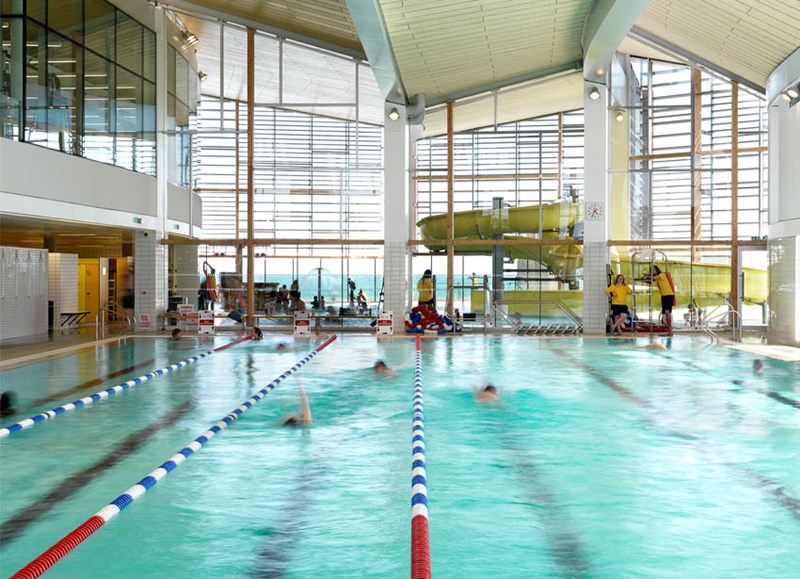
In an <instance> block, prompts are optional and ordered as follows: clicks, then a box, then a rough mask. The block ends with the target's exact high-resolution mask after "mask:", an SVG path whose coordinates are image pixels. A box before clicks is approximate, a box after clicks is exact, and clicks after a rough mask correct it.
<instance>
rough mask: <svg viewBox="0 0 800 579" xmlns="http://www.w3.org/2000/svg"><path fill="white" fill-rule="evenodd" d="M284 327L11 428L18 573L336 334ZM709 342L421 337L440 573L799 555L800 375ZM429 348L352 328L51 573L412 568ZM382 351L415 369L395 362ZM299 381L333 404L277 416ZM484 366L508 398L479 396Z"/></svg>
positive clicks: (779, 566)
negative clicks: (414, 406)
mask: <svg viewBox="0 0 800 579" xmlns="http://www.w3.org/2000/svg"><path fill="white" fill-rule="evenodd" d="M214 340H215V341H214V342H213V344H212V343H211V342H208V343H205V344H203V345H201V344H199V343H198V342H196V341H193V340H186V341H182V342H178V343H172V342H169V341H168V340H133V341H132V343H133V344H134V346H132V347H131V348H129V349H128V350H124V349H121V350H119V351H116V350H107V351H104V353H101V354H99V355H98V354H95V353H94V352H86V353H82V354H80V355H78V356H73V357H70V358H64V359H60V360H56V361H52V362H47V363H43V364H38V365H35V366H30V367H27V368H21V369H17V370H12V371H8V372H4V373H3V388H4V389H13V390H15V391H16V392H17V393H18V396H19V402H20V404H29V403H30V401H35V400H37V399H41V398H42V397H43V396H44V395H47V394H53V393H55V392H58V391H63V390H66V389H68V388H72V387H74V386H76V385H77V384H79V383H80V382H82V381H86V380H89V379H91V378H92V376H93V374H92V372H91V370H90V368H91V367H92V365H93V364H94V363H95V362H97V361H98V360H99V363H100V364H101V367H102V368H103V372H105V373H110V372H113V371H115V370H117V369H120V368H125V367H129V366H130V365H132V364H135V363H138V362H143V361H144V362H146V361H149V360H154V364H153V366H152V368H150V369H154V368H160V367H162V366H165V365H167V364H169V363H173V362H175V361H178V360H181V359H183V358H186V357H188V356H190V355H193V354H194V353H196V352H197V351H203V350H206V349H208V348H210V347H212V346H213V345H221V344H223V343H225V342H226V341H227V339H225V338H220V337H218V338H215V339H214ZM279 341H291V338H286V337H283V338H273V337H270V338H267V339H265V340H264V341H263V342H256V343H246V344H243V345H240V346H236V347H234V348H231V349H229V350H226V351H224V352H219V353H216V354H214V355H213V356H211V357H210V358H208V359H206V360H202V361H200V362H198V363H196V364H193V365H191V366H189V367H187V368H184V369H182V370H179V371H178V372H175V373H172V374H170V375H168V376H165V377H161V378H157V379H155V380H152V381H148V382H145V383H143V384H141V385H139V386H136V387H135V388H134V389H133V390H131V391H129V392H127V393H123V394H121V395H118V397H117V398H116V399H112V400H110V401H104V402H101V403H98V404H96V405H94V406H93V407H89V408H85V409H79V410H76V411H73V412H71V413H68V414H65V415H62V416H60V417H57V418H55V419H53V420H51V421H48V422H45V423H44V424H42V425H39V426H36V427H34V428H33V429H32V430H29V431H25V432H22V433H17V434H15V435H12V437H11V438H10V439H5V440H2V441H0V458H1V459H2V470H0V496H2V501H1V502H0V525H1V526H0V532H2V533H3V534H4V537H9V536H11V537H12V539H11V540H7V539H4V540H3V542H2V546H0V561H1V563H0V566H1V567H0V575H2V576H8V575H9V574H11V573H13V572H14V571H15V570H17V569H19V568H20V567H22V566H23V565H24V564H25V563H27V562H28V561H30V560H31V559H33V558H34V557H36V556H37V555H38V554H40V553H41V552H42V551H44V550H45V549H46V548H48V547H49V546H50V545H52V544H53V543H54V542H55V541H57V540H58V539H59V538H60V537H62V536H63V535H65V534H66V533H67V532H69V531H71V530H72V529H73V528H74V527H75V526H77V525H78V524H80V523H81V522H83V521H84V520H86V519H87V518H89V517H90V516H91V515H93V514H94V513H95V512H97V511H98V510H99V509H100V508H102V507H103V506H104V505H105V504H107V503H108V502H110V501H111V500H113V499H114V498H116V497H117V496H118V495H120V494H122V493H123V492H124V491H126V490H127V489H128V488H130V487H131V486H132V485H133V484H135V483H136V482H137V481H138V480H140V479H141V478H142V477H143V476H145V475H146V474H147V473H149V472H150V471H152V470H153V469H154V468H156V467H157V466H158V465H160V464H161V463H162V462H164V461H165V460H166V459H167V458H169V457H170V456H171V455H172V454H174V453H175V452H177V451H178V450H180V449H181V448H182V447H183V446H185V445H186V444H187V443H188V442H190V441H191V440H193V439H194V438H195V437H197V436H198V435H200V434H201V433H202V432H203V431H205V430H206V429H207V428H208V427H209V426H211V425H212V424H213V423H215V422H216V421H217V420H219V419H220V418H221V417H222V416H224V415H225V414H227V413H228V412H229V411H230V410H232V409H233V408H234V407H236V406H237V405H238V404H239V403H241V402H242V401H244V400H245V399H246V398H248V397H249V396H250V395H252V394H253V393H254V392H256V391H258V390H259V389H261V388H263V387H264V386H266V384H268V383H269V382H270V381H271V380H272V379H273V378H275V377H276V376H277V375H278V374H280V373H281V372H283V371H284V370H285V369H287V368H288V367H290V366H291V365H292V364H294V362H295V361H297V360H299V359H300V358H302V357H303V356H304V355H305V354H306V353H307V352H308V351H310V350H311V349H313V347H315V346H316V345H317V344H318V343H319V342H320V341H321V340H320V341H311V342H309V341H301V340H297V341H291V347H292V350H290V351H285V352H284V351H280V352H279V351H276V349H275V346H276V344H277V343H278V342H279ZM639 343H640V344H644V343H645V342H644V341H640V342H639ZM706 343H707V340H702V341H701V340H698V341H692V340H691V339H689V338H686V339H678V338H675V339H673V340H672V343H671V349H670V350H669V351H667V352H661V351H648V350H633V349H622V348H620V345H619V343H617V342H614V341H606V340H582V339H536V338H529V339H528V338H519V337H504V338H483V337H473V336H461V337H458V338H455V339H433V340H425V341H424V342H423V345H424V354H423V376H424V378H423V380H424V384H425V400H426V402H425V418H426V421H425V424H426V432H425V434H426V443H427V444H426V446H427V457H428V482H429V501H430V517H431V518H430V532H431V555H432V556H431V558H432V564H433V570H434V575H435V576H436V577H452V578H472V577H474V578H485V577H488V576H496V577H504V578H505V577H509V578H528V577H608V578H612V577H614V578H616V577H699V576H704V577H797V576H798V575H800V561H799V560H798V558H797V557H796V553H797V552H798V550H800V466H798V465H800V419H798V417H800V409H798V408H796V407H794V406H792V405H791V404H790V402H787V401H791V400H798V399H800V385H798V382H800V380H798V377H800V374H798V373H797V372H796V368H795V366H793V365H791V364H786V363H781V362H776V361H766V364H765V368H764V370H763V372H761V373H759V374H754V373H753V372H752V362H753V359H754V358H753V357H752V356H750V355H748V354H745V353H742V352H737V351H734V350H727V349H724V348H714V349H708V348H705V347H704V346H705V344H706ZM179 348H180V349H179ZM185 348H188V349H185ZM413 351H414V345H413V341H411V340H394V341H386V342H378V341H376V340H375V339H374V338H370V337H356V336H342V337H340V338H339V339H338V340H336V341H335V342H334V343H333V344H332V345H331V346H329V347H328V348H327V349H326V350H324V351H323V352H322V353H321V354H320V355H319V356H317V357H316V358H315V359H314V360H312V361H311V362H310V363H309V364H308V365H306V366H305V367H303V368H302V369H301V370H300V371H299V373H298V374H297V375H296V376H297V377H292V378H289V379H288V380H287V381H286V382H284V383H282V384H281V385H279V386H278V387H277V388H276V389H275V391H274V392H273V393H271V394H270V395H269V396H267V397H266V398H265V399H264V400H262V401H261V402H260V403H259V404H258V405H257V406H256V407H254V408H252V409H251V410H249V411H248V412H246V413H245V414H244V415H243V416H242V417H241V418H240V419H239V420H238V421H237V422H235V423H234V424H233V425H232V426H230V427H229V428H228V429H226V430H224V431H222V432H221V433H220V434H218V435H217V436H216V437H214V438H213V439H212V440H211V441H210V442H209V443H207V444H206V445H205V446H204V447H203V449H202V450H200V451H199V452H198V453H196V454H195V455H193V456H192V457H191V458H190V459H189V460H187V461H186V462H185V463H184V464H182V465H180V466H179V467H178V468H176V469H175V470H174V471H173V472H172V473H171V474H169V475H168V476H167V477H166V478H164V479H162V480H161V482H159V483H158V484H157V485H156V486H155V487H154V488H153V489H151V490H150V491H149V492H148V493H147V494H146V495H144V496H142V497H141V498H139V499H137V501H136V502H135V503H133V504H132V505H131V506H130V507H128V509H126V510H125V511H123V512H122V513H120V514H119V515H118V516H117V517H116V518H115V519H113V520H112V521H111V522H110V523H109V524H107V525H106V526H105V527H103V528H101V529H100V530H99V531H97V532H96V533H95V534H94V535H93V536H91V537H90V538H89V539H87V540H86V541H85V542H84V543H83V544H82V545H80V546H79V547H78V548H77V549H76V550H75V551H73V552H72V553H71V554H70V555H68V556H67V557H66V558H65V559H63V560H62V561H61V562H59V563H57V564H56V566H55V567H53V568H52V569H51V571H49V572H48V576H50V577H63V578H86V577H103V578H105V577H114V578H122V579H125V578H128V577H130V578H133V577H137V578H138V577H165V576H169V577H171V578H175V579H179V578H187V579H189V578H192V579H194V578H198V577H287V578H311V577H314V578H317V577H407V576H408V575H409V528H410V522H409V511H410V506H409V501H410V469H411V465H410V462H411V461H410V446H411V445H410V437H411V398H412V391H413V359H414V353H413ZM98 356H99V358H98ZM379 358H381V359H384V360H386V361H387V363H389V365H391V366H397V365H401V367H400V369H399V375H398V376H397V377H383V376H381V377H376V376H375V375H374V374H373V373H372V371H371V366H372V363H373V362H374V361H375V360H376V359H379ZM145 371H146V370H139V371H138V372H132V373H131V374H130V375H129V376H128V375H124V376H120V377H118V378H114V379H112V380H109V381H108V382H107V383H105V384H102V385H99V386H96V387H93V388H92V389H90V390H86V391H85V392H82V393H81V394H79V395H72V396H69V397H67V398H65V399H62V400H57V401H56V402H52V403H49V404H47V405H45V406H42V407H40V408H35V409H33V410H31V412H30V413H28V414H25V416H28V415H29V414H32V413H33V412H35V411H40V410H44V409H47V408H51V407H53V406H56V405H58V404H61V403H63V402H66V401H71V400H74V399H76V398H78V397H79V396H81V395H85V394H88V393H92V392H95V391H97V390H100V389H102V388H107V387H109V386H111V385H113V384H116V383H119V382H121V381H123V380H125V379H127V378H129V377H131V376H138V375H140V374H143V373H145ZM103 372H95V373H94V376H96V375H97V374H98V373H103ZM298 380H301V381H302V384H303V386H304V388H305V389H306V391H307V392H308V395H309V398H310V401H311V408H312V412H313V415H314V424H313V425H312V426H310V427H303V428H287V427H281V426H279V423H280V421H281V418H282V417H283V416H285V415H287V414H289V413H292V412H296V411H297V410H298V406H299V404H298V395H297V389H296V386H297V383H298ZM486 382H492V383H493V384H495V385H497V386H498V388H499V391H500V394H501V400H500V402H498V403H490V404H486V403H477V402H476V401H475V399H474V397H473V394H472V392H473V388H475V387H477V386H479V385H481V384H484V383H486ZM770 391H772V392H776V393H778V395H779V397H782V400H783V402H781V401H780V400H776V399H775V397H770V396H768V395H767V394H768V393H769V392H770ZM7 423H8V421H5V422H4V423H3V424H7ZM156 425H158V426H156ZM137 433H138V434H137ZM81 473H83V474H81ZM70 489H73V490H72V492H68V491H69V490H70ZM48 496H49V497H50V498H49V499H45V497H48ZM43 500H45V502H48V503H50V504H51V506H52V509H51V510H49V511H48V512H47V513H42V514H41V517H40V518H38V519H36V520H31V521H29V522H26V523H25V524H24V529H23V530H20V531H17V529H18V527H21V526H23V525H21V524H17V523H13V521H14V520H16V521H20V520H22V519H24V517H22V515H20V513H24V512H26V511H30V508H31V506H32V505H36V504H37V502H38V503H41V502H42V501H43ZM12 523H13V524H12ZM112 554H113V556H112Z"/></svg>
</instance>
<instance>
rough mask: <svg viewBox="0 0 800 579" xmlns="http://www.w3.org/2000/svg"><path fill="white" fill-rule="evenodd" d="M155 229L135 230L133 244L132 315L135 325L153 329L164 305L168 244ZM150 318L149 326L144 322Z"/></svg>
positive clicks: (145, 330)
mask: <svg viewBox="0 0 800 579" xmlns="http://www.w3.org/2000/svg"><path fill="white" fill-rule="evenodd" d="M161 239H162V236H161V235H160V234H158V233H157V232H155V231H137V232H136V238H135V248H134V261H133V267H134V288H135V294H136V303H135V310H134V311H135V315H136V324H137V329H138V330H139V331H142V332H147V331H155V330H157V329H158V328H159V327H160V324H159V321H158V315H159V314H162V313H164V312H165V311H166V309H167V247H166V246H165V245H161ZM148 321H149V326H150V327H149V328H148V327H147V323H146V322H148Z"/></svg>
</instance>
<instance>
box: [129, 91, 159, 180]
mask: <svg viewBox="0 0 800 579" xmlns="http://www.w3.org/2000/svg"><path fill="white" fill-rule="evenodd" d="M140 110H141V117H142V132H141V133H140V134H139V139H138V142H137V143H136V149H135V152H136V158H135V159H134V161H135V165H134V168H135V170H136V171H139V172H140V173H146V174H148V175H155V174H156V85H155V83H152V82H147V81H144V82H143V83H142V104H141V107H140Z"/></svg>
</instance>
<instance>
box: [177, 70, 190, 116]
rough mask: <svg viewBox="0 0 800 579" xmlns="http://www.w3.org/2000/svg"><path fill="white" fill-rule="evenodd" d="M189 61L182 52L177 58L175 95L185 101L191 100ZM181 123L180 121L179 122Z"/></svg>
mask: <svg viewBox="0 0 800 579" xmlns="http://www.w3.org/2000/svg"><path fill="white" fill-rule="evenodd" d="M190 70H191V67H189V63H188V62H186V59H185V58H183V57H182V56H181V55H180V54H178V55H177V57H176V59H175V91H176V92H175V96H176V97H178V100H180V101H183V102H184V103H188V102H189V71H190ZM179 124H180V123H179Z"/></svg>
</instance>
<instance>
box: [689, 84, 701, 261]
mask: <svg viewBox="0 0 800 579" xmlns="http://www.w3.org/2000/svg"><path fill="white" fill-rule="evenodd" d="M702 104H703V103H702V75H701V73H700V69H699V68H695V69H693V70H692V157H691V160H690V165H691V170H692V240H693V241H698V240H700V238H701V237H702V233H703V223H702V211H701V209H702V205H703V195H702V187H703V178H702V172H701V170H700V169H701V163H702V160H701V158H700V150H701V148H702V145H703V132H702V126H703V106H702ZM699 258H700V254H699V253H698V251H697V247H696V246H692V261H693V262H694V261H697V260H698V259H699Z"/></svg>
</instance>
